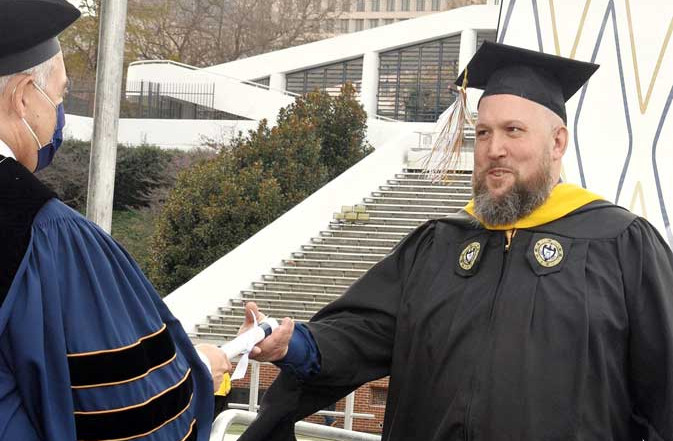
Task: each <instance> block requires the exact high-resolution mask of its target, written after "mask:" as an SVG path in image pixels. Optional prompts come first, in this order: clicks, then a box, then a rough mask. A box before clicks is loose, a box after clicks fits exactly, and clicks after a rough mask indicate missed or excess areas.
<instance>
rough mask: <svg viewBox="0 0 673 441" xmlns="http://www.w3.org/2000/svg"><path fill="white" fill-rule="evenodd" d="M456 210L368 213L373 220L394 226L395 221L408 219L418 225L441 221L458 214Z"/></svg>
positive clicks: (376, 211)
mask: <svg viewBox="0 0 673 441" xmlns="http://www.w3.org/2000/svg"><path fill="white" fill-rule="evenodd" d="M458 211H459V209H457V208H453V209H452V208H446V209H444V210H442V211H439V210H438V211H392V210H386V211H384V210H381V211H379V210H371V211H370V212H369V213H370V215H371V217H372V218H373V219H376V220H384V221H385V223H386V224H388V225H395V221H400V222H402V221H408V220H410V219H413V220H419V221H422V222H419V224H418V225H421V224H422V223H423V222H425V221H427V220H429V219H441V218H443V217H446V216H448V215H449V214H451V213H456V212H458Z"/></svg>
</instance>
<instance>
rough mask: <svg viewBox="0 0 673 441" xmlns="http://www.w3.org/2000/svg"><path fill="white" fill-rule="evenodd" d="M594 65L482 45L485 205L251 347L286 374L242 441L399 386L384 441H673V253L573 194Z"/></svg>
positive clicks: (479, 198) (478, 150)
mask: <svg viewBox="0 0 673 441" xmlns="http://www.w3.org/2000/svg"><path fill="white" fill-rule="evenodd" d="M596 68H597V66H595V65H592V64H589V63H582V62H578V61H574V60H568V59H564V58H560V57H555V56H550V55H545V54H540V53H538V52H532V51H527V50H523V49H519V48H513V47H510V46H505V45H500V44H496V43H490V42H486V43H484V45H483V46H481V47H480V48H479V50H478V51H477V53H476V54H475V56H474V58H473V60H472V61H471V62H470V63H469V65H468V67H467V69H466V72H467V78H466V81H467V86H468V87H469V86H472V87H477V88H480V89H484V94H483V96H482V98H481V100H480V103H479V117H478V120H477V124H476V145H475V157H474V159H475V165H474V174H473V196H474V198H473V200H472V201H471V202H470V203H469V204H468V206H466V207H465V209H464V210H463V211H462V212H461V213H459V214H457V215H455V216H450V217H448V218H445V219H440V220H434V221H430V222H428V223H426V224H425V225H423V226H421V227H420V228H418V229H417V230H416V231H414V232H413V233H412V234H410V235H409V236H408V237H407V238H405V239H404V240H403V241H402V242H401V243H400V244H399V245H398V246H397V247H396V249H395V250H394V251H393V252H392V253H391V254H390V255H388V256H387V257H386V258H385V259H383V261H381V262H380V263H378V264H377V265H375V266H374V267H373V268H372V269H371V270H370V271H369V272H368V273H367V274H365V275H364V276H363V277H362V278H360V279H359V280H358V281H356V282H355V283H354V284H353V286H352V287H351V288H350V289H349V290H348V291H347V292H346V293H345V294H344V295H343V296H342V297H341V298H340V299H338V300H336V301H335V302H333V303H332V304H330V305H328V306H327V307H325V308H324V309H323V310H321V311H320V312H319V313H318V314H317V315H316V316H315V317H314V318H313V319H312V320H311V322H310V323H308V325H306V326H303V325H296V326H295V329H294V332H293V333H288V334H285V335H283V334H277V335H275V336H271V337H270V338H269V339H268V340H266V341H265V342H263V344H261V345H260V346H259V347H257V348H255V349H254V350H253V357H256V358H258V359H260V360H270V361H276V362H277V364H278V365H280V366H281V368H282V369H281V373H280V375H279V377H278V378H277V379H276V381H275V382H274V384H273V385H272V386H271V388H270V389H269V390H268V391H267V393H266V394H265V396H264V399H263V401H262V407H261V409H260V412H259V414H258V417H257V419H256V421H255V422H254V423H253V424H252V425H251V426H250V427H249V429H248V430H247V431H246V433H244V434H243V436H242V437H241V438H240V439H241V440H245V441H249V440H259V441H262V440H264V441H270V440H271V441H273V440H284V441H285V440H291V439H294V432H293V430H294V422H295V421H298V420H301V419H302V418H304V417H306V416H308V415H310V414H311V413H313V412H315V411H317V410H319V409H322V408H324V407H325V406H327V405H328V403H330V402H333V401H335V400H337V399H339V398H341V397H343V396H344V395H346V394H348V393H349V392H351V391H353V390H355V389H356V388H357V387H359V386H360V385H362V384H364V383H366V382H368V381H371V380H374V379H377V378H380V377H383V376H386V375H390V387H389V393H388V400H387V406H386V413H385V419H384V426H383V436H382V439H383V440H391V441H392V440H394V441H403V440H404V441H407V440H422V441H440V440H442V441H449V440H451V441H453V440H461V441H462V440H473V441H498V440H517V441H524V440H525V441H543V440H544V441H567V440H582V441H607V440H610V441H640V440H647V441H673V255H672V254H671V251H670V249H669V248H668V246H667V245H666V243H665V242H664V240H663V239H662V238H661V236H660V235H659V234H658V233H657V231H656V230H655V229H654V228H653V227H652V226H651V225H650V224H649V223H648V222H647V221H646V220H645V219H643V218H640V217H638V216H635V215H634V214H632V213H630V212H629V211H627V210H625V209H623V208H621V207H618V206H615V205H613V204H611V203H609V202H607V201H604V200H601V198H599V197H598V196H596V195H594V194H592V193H590V192H588V191H586V190H584V189H582V188H578V187H576V186H574V185H570V184H565V183H559V178H560V170H561V159H562V157H563V154H564V153H565V150H566V147H567V141H568V130H567V128H566V125H565V122H566V113H565V101H566V100H567V99H569V98H570V97H571V96H572V95H573V94H574V93H575V92H576V91H577V90H578V89H579V88H580V87H581V86H582V85H583V84H584V83H585V81H586V80H587V79H588V77H589V76H590V75H591V74H592V73H593V72H594V71H595V69H596ZM464 75H465V73H464V74H463V75H461V78H459V79H458V81H457V84H463V79H464V78H463V76H464ZM248 308H249V309H250V310H252V311H257V307H256V306H255V305H254V304H250V305H248Z"/></svg>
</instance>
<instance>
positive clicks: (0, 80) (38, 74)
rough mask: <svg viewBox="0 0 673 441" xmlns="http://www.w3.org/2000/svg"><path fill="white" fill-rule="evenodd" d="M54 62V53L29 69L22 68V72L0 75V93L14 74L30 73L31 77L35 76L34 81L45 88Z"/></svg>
mask: <svg viewBox="0 0 673 441" xmlns="http://www.w3.org/2000/svg"><path fill="white" fill-rule="evenodd" d="M55 62H56V55H54V56H53V57H51V58H50V59H48V60H47V61H43V62H42V63H40V64H38V65H37V66H35V67H31V68H30V69H26V70H24V71H23V72H17V73H15V74H11V75H5V76H0V93H2V92H3V91H4V90H5V87H7V84H8V83H9V80H10V79H11V78H12V77H14V76H15V75H32V76H33V78H35V83H36V84H37V85H38V86H39V87H41V88H42V89H43V90H44V89H46V87H47V82H48V81H49V77H50V76H51V72H52V71H53V70H54V65H55V64H56V63H55Z"/></svg>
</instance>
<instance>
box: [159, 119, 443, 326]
mask: <svg viewBox="0 0 673 441" xmlns="http://www.w3.org/2000/svg"><path fill="white" fill-rule="evenodd" d="M432 126H433V125H432V124H427V123H386V122H379V121H377V122H370V132H371V133H373V134H374V136H375V137H377V136H381V134H383V133H387V134H388V136H389V140H388V142H387V143H385V144H384V145H382V146H380V148H378V149H377V150H376V151H375V152H373V153H372V154H370V155H369V156H367V157H366V158H365V159H363V160H362V161H360V162H359V163H358V164H356V165H355V166H353V167H352V168H350V169H349V170H347V171H346V172H344V173H343V174H342V175H340V176H339V177H337V178H336V179H335V180H333V181H332V182H330V183H329V184H327V185H326V186H324V187H323V188H321V189H320V190H318V191H317V192H316V193H314V194H313V195H311V196H310V197H308V198H307V199H306V200H304V201H303V202H301V203H300V204H299V205H297V206H296V207H294V208H293V209H291V210H290V211H288V212H287V213H285V214H284V215H283V216H281V217H280V218H278V219H276V220H275V221H274V222H272V223H271V224H270V225H268V226H267V227H266V228H264V229H263V230H261V231H259V232H258V233H257V234H255V235H254V236H252V237H251V238H250V239H248V240H247V241H245V242H244V243H242V244H241V245H239V246H238V247H237V248H236V249H234V250H233V251H231V252H230V253H229V254H227V255H225V256H224V257H222V258H221V259H219V260H217V261H216V262H215V263H213V264H212V265H210V266H209V267H208V268H206V269H205V270H204V271H202V272H201V273H199V274H198V275H197V276H196V277H194V278H193V279H191V280H190V281H189V282H187V283H185V284H184V285H183V286H181V287H180V288H178V289H177V290H175V291H174V292H173V293H171V294H170V295H169V296H167V297H166V298H165V299H164V300H165V301H166V303H167V304H168V306H169V308H170V309H171V310H172V311H173V313H174V314H175V315H176V316H177V317H178V318H179V319H180V321H181V322H182V325H183V327H184V328H185V330H186V331H187V332H193V331H194V327H195V325H196V324H197V323H202V322H204V321H205V318H206V316H207V315H208V314H211V313H215V311H216V310H217V307H218V306H222V305H226V304H227V301H228V300H229V299H231V298H240V291H241V290H242V289H248V288H250V284H251V283H252V282H253V281H257V280H259V279H260V276H261V275H262V274H265V273H268V272H269V271H270V270H271V268H272V267H273V266H277V265H279V264H280V263H281V261H282V260H283V259H286V258H289V257H290V255H291V253H292V252H293V251H299V250H300V247H301V245H303V244H306V243H308V242H309V241H310V238H311V237H313V236H316V235H317V234H318V233H319V232H320V230H323V229H325V228H326V227H327V226H328V224H329V222H330V220H331V217H332V214H333V213H335V212H338V211H340V208H341V206H342V205H348V204H354V203H360V202H361V201H362V198H363V197H366V196H368V195H369V193H370V192H372V191H375V190H376V189H377V188H378V186H379V185H382V184H384V183H385V182H386V180H387V179H390V178H391V177H393V176H394V174H395V173H398V172H400V171H401V170H402V168H403V164H404V162H405V159H406V153H407V150H408V148H409V147H412V146H416V145H417V143H418V135H417V133H416V132H417V131H430V130H432ZM377 134H378V135H377Z"/></svg>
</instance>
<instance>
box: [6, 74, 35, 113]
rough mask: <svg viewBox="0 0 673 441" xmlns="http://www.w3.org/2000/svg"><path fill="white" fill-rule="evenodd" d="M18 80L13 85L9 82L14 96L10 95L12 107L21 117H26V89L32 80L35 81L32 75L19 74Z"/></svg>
mask: <svg viewBox="0 0 673 441" xmlns="http://www.w3.org/2000/svg"><path fill="white" fill-rule="evenodd" d="M18 78H19V79H18V80H16V82H15V83H14V85H13V86H12V85H11V84H8V85H7V87H8V88H10V89H11V90H12V96H11V97H10V99H11V103H12V109H13V110H14V112H15V113H16V114H17V115H18V117H19V118H25V117H26V107H27V106H26V104H27V103H26V101H27V96H26V91H27V90H28V86H29V85H30V83H31V82H33V76H32V75H21V76H18Z"/></svg>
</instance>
